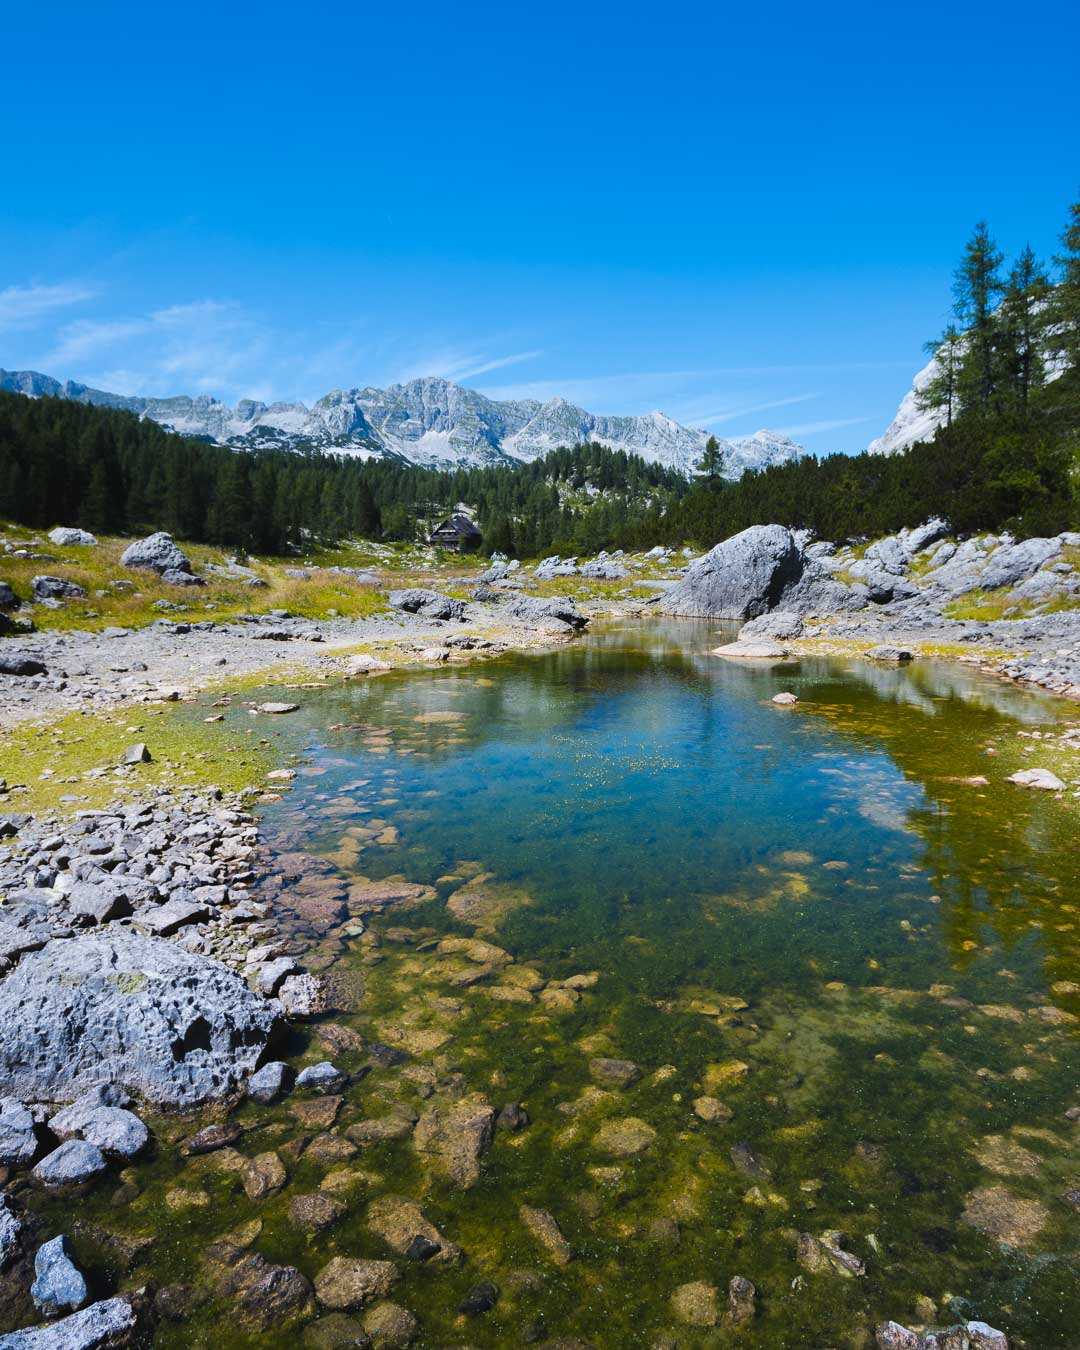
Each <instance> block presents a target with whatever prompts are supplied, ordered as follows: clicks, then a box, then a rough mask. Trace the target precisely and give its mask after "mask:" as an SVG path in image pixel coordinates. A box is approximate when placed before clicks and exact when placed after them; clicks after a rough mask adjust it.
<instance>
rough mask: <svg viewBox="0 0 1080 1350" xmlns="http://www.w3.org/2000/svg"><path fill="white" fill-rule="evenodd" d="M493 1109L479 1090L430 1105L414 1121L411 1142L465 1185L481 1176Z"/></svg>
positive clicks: (490, 1132) (490, 1135)
mask: <svg viewBox="0 0 1080 1350" xmlns="http://www.w3.org/2000/svg"><path fill="white" fill-rule="evenodd" d="M494 1132H495V1111H494V1109H493V1108H492V1107H491V1106H489V1105H488V1102H487V1100H486V1098H484V1097H482V1096H480V1095H479V1094H478V1093H473V1094H471V1095H470V1096H467V1097H463V1098H462V1099H461V1100H460V1101H456V1102H449V1103H446V1104H445V1105H438V1106H429V1107H428V1108H427V1109H426V1110H425V1111H424V1113H423V1115H422V1116H421V1117H420V1119H419V1120H418V1121H417V1123H416V1130H415V1131H414V1133H413V1144H414V1146H415V1148H416V1151H417V1153H419V1154H421V1155H422V1156H424V1157H425V1158H427V1159H428V1160H430V1161H431V1162H433V1163H434V1164H435V1165H436V1167H438V1169H439V1170H440V1171H442V1172H445V1173H446V1175H447V1176H448V1177H449V1178H450V1180H451V1181H453V1182H455V1183H456V1184H457V1185H458V1186H462V1187H464V1188H466V1189H467V1188H468V1187H470V1186H474V1185H475V1184H476V1182H477V1181H479V1179H480V1156H481V1154H482V1153H483V1152H484V1150H485V1149H487V1148H489V1147H490V1146H491V1140H492V1136H493V1135H494Z"/></svg>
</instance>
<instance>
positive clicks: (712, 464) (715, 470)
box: [694, 436, 724, 484]
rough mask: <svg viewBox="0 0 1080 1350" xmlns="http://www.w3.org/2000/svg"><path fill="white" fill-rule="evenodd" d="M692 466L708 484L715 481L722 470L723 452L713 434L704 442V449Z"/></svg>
mask: <svg viewBox="0 0 1080 1350" xmlns="http://www.w3.org/2000/svg"><path fill="white" fill-rule="evenodd" d="M694 468H695V469H697V471H698V473H700V474H701V476H702V477H703V478H704V479H706V481H707V482H709V483H710V484H712V483H715V482H716V480H717V479H718V478H719V477H720V476H721V474H722V473H723V472H724V452H723V451H722V450H721V449H720V442H719V441H718V440H717V439H716V437H715V436H710V437H709V439H708V440H707V441H706V442H705V449H704V450H703V451H702V452H701V458H700V459H699V460H698V462H697V463H696V464H695V465H694Z"/></svg>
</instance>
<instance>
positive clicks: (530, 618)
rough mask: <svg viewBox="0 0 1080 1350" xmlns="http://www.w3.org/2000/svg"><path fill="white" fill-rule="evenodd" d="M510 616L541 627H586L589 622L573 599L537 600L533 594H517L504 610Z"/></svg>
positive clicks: (563, 628)
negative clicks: (580, 612)
mask: <svg viewBox="0 0 1080 1350" xmlns="http://www.w3.org/2000/svg"><path fill="white" fill-rule="evenodd" d="M503 613H504V614H506V615H507V617H508V618H511V619H517V620H518V622H519V623H526V624H531V625H535V626H536V627H539V628H555V629H561V630H564V631H565V630H566V629H568V628H572V629H577V628H584V627H585V625H586V624H587V623H588V622H589V621H588V619H587V618H586V617H585V615H584V614H579V613H578V608H577V606H576V605H575V604H574V602H573V600H569V599H560V598H555V597H553V598H551V599H549V600H537V599H536V598H535V597H534V596H531V595H519V596H515V597H514V599H513V600H511V601H510V603H509V604H508V605H507V606H506V608H505V609H504V611H503Z"/></svg>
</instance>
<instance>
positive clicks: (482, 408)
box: [0, 369, 804, 478]
mask: <svg viewBox="0 0 1080 1350" xmlns="http://www.w3.org/2000/svg"><path fill="white" fill-rule="evenodd" d="M0 389H3V390H9V391H11V392H14V393H21V394H26V395H28V396H30V397H32V398H40V397H44V396H51V397H55V398H70V399H75V400H77V401H78V402H82V403H93V404H96V405H100V406H103V407H111V408H121V409H126V410H127V411H129V412H134V413H136V414H137V415H138V416H139V417H145V418H149V419H150V420H151V421H154V422H158V423H160V424H161V425H162V426H164V427H166V428H167V429H168V430H170V431H175V432H176V433H178V434H179V435H183V436H191V437H195V438H198V439H202V440H210V441H213V442H215V443H217V444H219V445H232V446H235V447H237V448H241V449H258V448H264V447H269V446H277V447H282V448H287V449H288V448H291V449H303V448H309V447H310V448H315V449H322V450H327V451H332V452H335V453H339V454H347V455H352V456H357V457H361V458H371V457H380V458H391V459H400V460H402V461H404V462H406V463H410V464H417V465H422V466H424V467H426V468H456V467H459V466H460V467H481V466H485V465H495V464H510V465H512V464H517V463H528V462H530V461H531V460H534V459H537V458H539V457H540V456H542V455H544V454H547V453H548V452H549V451H551V450H554V449H556V448H557V447H558V446H565V445H574V444H578V443H580V442H588V441H599V442H600V444H602V445H605V446H607V447H608V448H610V449H613V450H624V451H626V452H627V453H630V454H636V455H640V456H641V458H643V459H646V460H649V461H651V462H654V463H659V464H663V465H665V466H666V467H668V468H673V469H677V470H679V471H680V472H682V473H685V474H686V475H687V476H690V475H691V474H692V473H693V471H694V466H695V465H696V463H697V462H698V460H700V458H701V454H702V451H703V450H704V448H705V442H706V441H707V439H708V433H707V432H705V431H702V430H701V429H700V428H698V427H687V426H683V425H682V424H681V423H679V422H676V421H675V420H674V419H673V418H670V417H668V416H667V415H666V414H665V413H662V412H660V411H659V410H655V411H653V412H649V413H645V414H642V415H635V416H629V415H627V416H619V415H615V416H603V415H598V414H595V413H590V412H588V411H587V410H586V409H584V408H579V407H577V406H576V405H575V404H573V403H570V402H569V401H568V400H567V399H565V398H561V397H554V398H551V399H548V400H547V401H546V402H540V401H539V400H537V399H507V400H502V401H500V400H496V399H490V398H488V397H487V396H486V395H485V394H481V393H480V392H479V391H477V390H475V389H466V388H464V387H463V386H461V385H457V384H453V383H452V382H451V381H449V380H445V379H443V378H441V377H440V376H423V377H421V378H418V379H414V380H409V381H407V382H406V383H403V384H394V385H390V386H388V387H387V388H385V389H380V388H377V387H375V386H373V385H368V386H365V387H364V388H354V389H331V390H329V391H328V392H327V393H326V394H324V395H323V396H322V398H320V399H317V400H316V401H315V402H314V403H313V404H312V405H311V406H310V407H308V406H307V405H306V404H304V403H289V402H272V403H264V402H262V401H261V400H258V399H240V400H239V401H238V402H237V403H236V404H235V405H234V406H232V407H230V406H229V405H228V404H226V403H224V402H222V401H221V400H220V399H217V398H214V397H213V396H211V395H208V394H199V395H194V396H192V395H186V394H181V395H176V396H174V397H171V398H149V397H143V396H140V395H126V394H114V393H110V392H109V391H107V390H103V389H95V388H93V387H92V386H90V385H85V384H81V383H79V382H78V381H74V380H64V381H60V380H56V379H54V378H53V377H52V376H49V375H43V374H42V373H41V372H39V371H34V370H16V371H8V370H2V369H0ZM717 439H718V440H719V442H720V447H721V449H722V451H723V452H724V465H725V476H726V477H728V478H738V477H739V476H740V475H741V474H742V473H743V472H744V471H745V470H747V469H759V468H764V467H766V466H767V465H769V464H780V463H787V462H789V461H791V460H795V459H799V458H800V457H801V456H802V455H803V453H804V451H803V448H802V447H801V446H800V445H798V444H796V442H794V441H792V440H790V439H789V438H788V437H786V436H783V435H782V434H781V433H779V432H775V431H766V430H761V431H757V432H754V433H753V435H750V436H741V437H735V438H732V439H730V440H726V439H723V438H720V437H718V438H717Z"/></svg>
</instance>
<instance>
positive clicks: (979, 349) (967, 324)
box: [953, 220, 1004, 412]
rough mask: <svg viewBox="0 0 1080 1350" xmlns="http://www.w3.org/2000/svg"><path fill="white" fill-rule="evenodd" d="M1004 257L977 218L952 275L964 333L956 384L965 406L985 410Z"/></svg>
mask: <svg viewBox="0 0 1080 1350" xmlns="http://www.w3.org/2000/svg"><path fill="white" fill-rule="evenodd" d="M1003 261H1004V254H1002V253H1001V252H1000V250H999V249H998V246H997V243H996V242H995V240H994V237H993V235H991V233H990V230H989V227H988V226H987V224H986V222H985V221H984V220H980V221H979V223H978V224H977V225H976V226H975V229H974V230H973V231H972V233H971V237H970V239H969V240H968V242H967V245H966V247H965V249H964V256H963V258H962V259H961V261H960V266H959V267H958V268H957V269H956V273H955V275H954V278H953V300H954V304H953V313H954V314H955V315H956V318H957V320H958V322H959V325H960V328H961V329H962V331H963V332H964V334H965V341H964V351H963V357H962V360H961V367H960V386H959V391H960V401H961V405H962V407H964V408H965V409H969V408H977V409H980V410H981V411H982V412H988V411H989V410H990V405H991V402H992V400H993V397H994V392H995V388H996V383H997V381H996V378H995V369H994V364H995V362H994V356H995V353H994V340H995V327H996V325H995V310H996V308H997V302H998V300H999V299H1000V297H1001V294H1002V292H1003V290H1004V286H1003V284H1002V280H1001V271H1000V269H1001V264H1002V262H1003Z"/></svg>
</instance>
